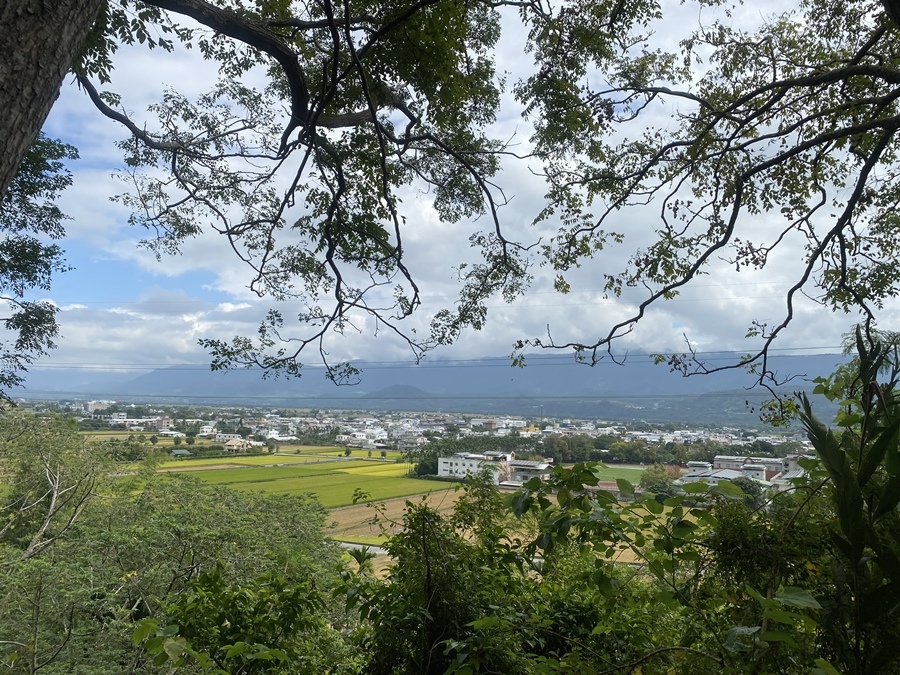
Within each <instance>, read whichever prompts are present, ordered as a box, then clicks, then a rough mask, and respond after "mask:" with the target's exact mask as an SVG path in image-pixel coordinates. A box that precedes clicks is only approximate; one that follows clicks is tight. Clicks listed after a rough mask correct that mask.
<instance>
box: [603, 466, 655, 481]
mask: <svg viewBox="0 0 900 675" xmlns="http://www.w3.org/2000/svg"><path fill="white" fill-rule="evenodd" d="M642 473H644V470H643V469H640V468H636V467H635V468H632V467H630V466H616V465H615V464H613V465H612V466H609V465H607V466H606V467H604V468H602V469H601V470H600V480H610V481H612V480H616V479H617V478H624V479H625V480H627V481H629V482H631V483H634V484H635V485H637V484H638V482H639V481H640V480H641V474H642Z"/></svg>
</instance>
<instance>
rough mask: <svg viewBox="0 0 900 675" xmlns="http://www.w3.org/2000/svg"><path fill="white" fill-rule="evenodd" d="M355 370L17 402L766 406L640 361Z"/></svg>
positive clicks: (192, 380)
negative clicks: (338, 376)
mask: <svg viewBox="0 0 900 675" xmlns="http://www.w3.org/2000/svg"><path fill="white" fill-rule="evenodd" d="M728 356H730V357H731V358H734V355H733V354H732V355H728ZM844 360H845V357H842V356H840V355H837V354H824V355H808V356H776V357H772V359H771V361H770V363H771V366H772V368H773V369H775V370H776V371H777V372H779V373H780V374H785V375H786V374H793V375H805V376H806V377H798V378H797V379H795V380H793V381H791V382H789V383H788V384H787V385H786V387H785V388H786V389H787V390H788V391H793V390H794V389H805V390H809V389H811V385H810V382H809V380H810V379H811V378H813V377H816V376H819V375H826V374H828V373H830V372H832V371H833V370H834V368H835V366H836V365H837V364H838V363H840V362H842V361H844ZM716 363H719V361H716ZM354 365H356V366H357V367H358V368H359V369H360V370H361V375H360V382H359V383H358V384H355V385H353V386H341V387H338V386H335V385H334V384H333V383H331V382H330V381H328V380H327V379H326V378H325V371H324V368H321V367H308V368H307V370H306V371H305V372H304V375H303V377H301V378H298V379H285V378H280V377H275V376H269V377H268V378H263V377H262V374H261V373H260V372H259V371H257V370H235V371H228V372H223V371H211V370H210V369H209V367H208V366H206V365H193V364H187V365H179V366H173V367H169V368H159V369H156V370H152V371H149V372H146V373H143V374H140V375H136V376H135V375H132V376H131V377H130V378H127V377H124V376H123V374H122V373H106V374H103V373H97V374H93V373H90V374H86V373H85V372H84V371H81V370H76V371H66V370H63V369H53V370H52V371H50V372H47V371H40V369H35V372H33V373H31V374H29V379H28V382H27V387H26V388H25V389H23V390H20V391H17V392H14V395H15V396H23V397H29V396H31V395H34V396H43V397H53V398H60V397H70V398H94V399H97V398H118V399H122V400H126V401H127V400H147V399H151V400H152V399H157V400H160V401H170V402H178V401H181V402H191V401H193V402H198V403H202V402H208V403H215V402H220V403H225V402H227V403H232V404H249V405H268V404H272V405H280V406H292V407H316V408H366V409H373V410H384V409H401V410H411V411H413V410H417V411H428V410H442V411H445V412H451V411H452V412H474V413H479V412H483V413H485V414H500V413H509V414H518V415H526V416H537V415H539V414H540V409H541V407H543V413H544V416H545V417H559V416H567V417H583V418H604V419H623V420H625V419H646V420H657V421H679V420H680V421H698V420H702V419H707V418H709V419H710V420H712V419H715V420H721V419H723V418H729V419H730V418H732V417H738V418H746V419H747V420H748V421H751V420H753V419H754V418H755V414H756V413H755V412H753V411H752V410H751V407H753V408H755V407H756V406H755V403H758V402H759V401H761V400H763V399H764V398H768V397H769V394H768V392H766V391H765V390H761V389H759V388H756V389H748V387H750V386H751V385H752V383H753V377H752V376H750V375H748V374H747V373H745V372H743V371H742V370H728V371H723V372H720V373H714V374H711V375H696V376H691V377H683V376H681V375H680V374H677V373H671V372H669V370H668V368H667V367H666V366H662V365H655V364H653V363H651V362H650V361H649V359H647V358H646V357H645V358H642V359H639V360H638V359H632V360H630V361H626V362H625V363H624V364H623V365H617V364H614V363H612V362H609V361H604V362H601V363H600V364H598V365H597V366H595V367H593V368H590V367H588V366H585V365H581V364H577V363H575V362H574V361H572V360H571V359H570V360H567V361H564V360H562V359H561V358H560V357H559V356H542V355H538V356H532V357H529V359H528V361H527V365H526V366H525V367H524V368H514V367H511V365H510V362H509V361H508V360H506V359H482V360H471V361H465V362H464V363H460V362H457V361H440V360H434V361H429V362H425V363H423V364H420V365H418V366H415V365H398V366H390V365H385V364H383V363H372V364H369V363H365V362H360V363H356V364H354ZM88 375H96V376H95V377H93V378H89V377H88ZM745 401H747V402H749V405H748V404H747V403H745Z"/></svg>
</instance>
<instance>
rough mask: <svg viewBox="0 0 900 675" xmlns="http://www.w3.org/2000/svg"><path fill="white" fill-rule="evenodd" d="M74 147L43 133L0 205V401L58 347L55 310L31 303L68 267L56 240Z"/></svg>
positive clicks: (41, 302) (46, 304)
mask: <svg viewBox="0 0 900 675" xmlns="http://www.w3.org/2000/svg"><path fill="white" fill-rule="evenodd" d="M77 157H78V153H77V151H76V150H75V148H73V147H72V146H71V145H67V144H65V143H62V142H61V141H57V140H52V139H50V138H47V137H46V136H45V135H44V134H40V135H39V136H38V137H37V139H35V141H34V143H32V145H31V147H30V148H29V149H28V152H27V153H26V155H25V157H24V158H23V159H22V162H21V163H20V164H19V168H18V171H17V172H16V175H15V177H14V178H13V181H12V183H11V185H10V187H9V190H8V191H7V193H6V194H5V195H4V197H3V200H2V201H0V304H2V305H3V306H4V308H5V313H6V316H4V317H2V318H0V322H2V324H3V327H4V328H5V330H6V331H7V333H8V334H10V335H11V336H12V337H11V338H5V339H4V340H2V341H0V397H3V398H7V397H8V394H7V393H6V390H8V389H9V388H10V387H14V386H16V385H18V384H20V383H21V382H22V381H23V373H25V372H26V371H27V367H28V365H30V364H31V363H33V362H34V360H35V359H36V358H37V357H39V356H41V355H42V354H44V353H46V351H47V350H48V349H52V348H53V347H54V346H55V339H56V337H57V335H58V333H59V326H58V325H57V323H56V312H57V308H56V306H54V305H53V304H52V303H50V302H48V301H46V300H37V301H35V300H29V299H27V298H26V296H27V295H28V294H29V293H30V292H33V291H35V290H45V291H48V290H50V283H51V279H52V275H53V273H54V272H64V271H66V270H67V269H69V268H68V266H67V265H66V263H65V260H64V258H63V251H62V249H61V248H60V247H59V246H58V245H57V244H48V243H46V240H47V239H51V240H58V239H61V238H62V237H63V235H64V234H65V230H64V228H63V221H64V220H65V219H66V218H67V216H66V215H65V214H63V213H62V211H61V210H60V209H59V207H58V206H57V205H56V204H55V200H56V199H57V197H58V196H59V194H60V192H62V191H63V190H65V189H66V188H67V187H68V186H69V185H71V183H72V176H71V174H70V173H69V171H68V170H67V169H66V168H65V163H64V160H67V159H68V160H71V159H76V158H77Z"/></svg>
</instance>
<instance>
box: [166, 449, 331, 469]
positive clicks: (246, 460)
mask: <svg viewBox="0 0 900 675" xmlns="http://www.w3.org/2000/svg"><path fill="white" fill-rule="evenodd" d="M187 449H188V450H190V448H187ZM322 459H323V458H322V457H312V456H310V455H253V456H251V457H245V456H242V455H229V456H227V457H211V458H208V459H172V460H169V461H166V462H163V463H162V464H160V465H159V466H160V468H163V469H190V468H192V467H204V466H216V465H217V464H239V465H241V466H266V465H270V464H305V463H306V462H321V461H322Z"/></svg>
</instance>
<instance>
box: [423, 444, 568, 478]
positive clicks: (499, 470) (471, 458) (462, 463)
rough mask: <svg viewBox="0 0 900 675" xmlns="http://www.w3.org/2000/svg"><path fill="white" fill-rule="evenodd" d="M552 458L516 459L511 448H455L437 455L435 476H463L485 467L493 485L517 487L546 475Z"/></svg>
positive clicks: (551, 463)
mask: <svg viewBox="0 0 900 675" xmlns="http://www.w3.org/2000/svg"><path fill="white" fill-rule="evenodd" d="M552 467H553V460H552V459H550V460H545V461H540V462H538V461H530V460H524V459H516V458H515V453H513V452H500V451H489V452H484V453H472V452H457V453H455V454H453V455H450V456H449V457H440V458H438V476H442V477H445V478H460V479H462V478H466V477H468V476H474V475H476V474H478V473H481V472H484V471H487V472H488V475H490V476H491V478H492V480H493V482H494V485H500V486H508V485H509V486H515V487H518V486H520V485H522V483H525V482H527V481H529V480H531V479H532V478H546V477H547V475H548V473H549V472H550V469H551V468H552Z"/></svg>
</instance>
